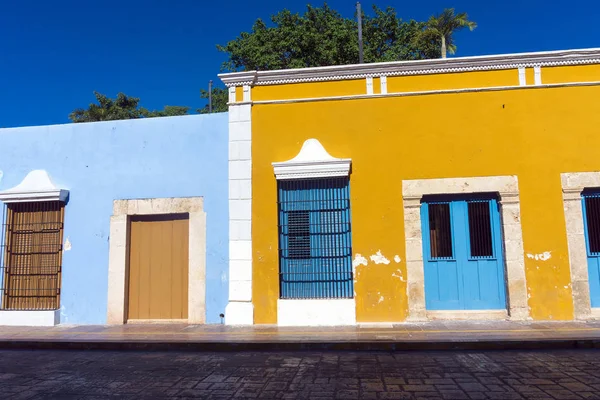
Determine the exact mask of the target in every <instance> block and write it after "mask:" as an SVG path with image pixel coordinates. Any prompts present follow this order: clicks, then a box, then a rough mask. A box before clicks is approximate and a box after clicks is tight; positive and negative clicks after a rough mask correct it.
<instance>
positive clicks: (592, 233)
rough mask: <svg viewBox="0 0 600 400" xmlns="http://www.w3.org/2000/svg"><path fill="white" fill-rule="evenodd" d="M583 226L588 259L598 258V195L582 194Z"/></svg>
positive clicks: (599, 239) (599, 224)
mask: <svg viewBox="0 0 600 400" xmlns="http://www.w3.org/2000/svg"><path fill="white" fill-rule="evenodd" d="M583 211H584V216H585V217H584V224H585V228H586V233H587V237H586V239H587V240H586V242H587V243H586V244H587V252H588V257H598V256H600V193H598V192H587V191H586V192H584V193H583Z"/></svg>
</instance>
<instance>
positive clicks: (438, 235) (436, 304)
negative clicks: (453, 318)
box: [421, 197, 506, 310]
mask: <svg viewBox="0 0 600 400" xmlns="http://www.w3.org/2000/svg"><path fill="white" fill-rule="evenodd" d="M421 221H422V227H423V257H424V261H425V303H426V308H427V309H428V310H496V309H506V287H505V280H504V257H503V249H502V236H501V227H500V213H499V210H498V203H497V201H496V200H495V199H494V198H485V197H482V198H457V197H455V198H452V199H443V198H442V199H440V198H437V199H436V198H430V199H426V200H425V201H424V203H423V205H422V207H421Z"/></svg>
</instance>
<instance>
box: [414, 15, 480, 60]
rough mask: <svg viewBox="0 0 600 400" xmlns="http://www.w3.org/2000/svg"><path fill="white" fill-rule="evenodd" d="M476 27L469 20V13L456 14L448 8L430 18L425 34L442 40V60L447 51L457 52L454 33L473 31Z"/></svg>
mask: <svg viewBox="0 0 600 400" xmlns="http://www.w3.org/2000/svg"><path fill="white" fill-rule="evenodd" d="M476 27H477V24H476V23H475V22H473V21H469V20H468V15H467V13H460V14H455V13H454V8H446V9H444V11H443V12H442V13H441V14H439V15H437V16H434V15H432V16H431V17H430V18H429V21H427V25H426V28H425V33H426V34H434V35H436V36H437V37H438V38H441V39H442V58H446V51H448V53H450V54H454V53H455V52H456V45H455V44H454V38H453V37H452V35H453V34H454V32H456V31H459V30H461V29H464V28H469V30H471V31H472V30H473V29H475V28H476Z"/></svg>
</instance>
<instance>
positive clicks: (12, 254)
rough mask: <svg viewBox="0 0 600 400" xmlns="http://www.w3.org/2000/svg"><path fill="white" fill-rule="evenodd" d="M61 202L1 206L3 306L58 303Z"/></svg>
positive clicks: (32, 306)
mask: <svg viewBox="0 0 600 400" xmlns="http://www.w3.org/2000/svg"><path fill="white" fill-rule="evenodd" d="M63 221H64V203H63V202H60V201H52V202H34V203H11V204H6V205H5V206H4V224H3V227H2V236H3V237H2V242H1V243H2V252H1V254H0V269H1V271H0V279H1V281H0V283H1V286H0V294H1V296H2V305H1V306H2V309H3V310H56V309H58V308H59V307H60V281H61V265H62V239H63Z"/></svg>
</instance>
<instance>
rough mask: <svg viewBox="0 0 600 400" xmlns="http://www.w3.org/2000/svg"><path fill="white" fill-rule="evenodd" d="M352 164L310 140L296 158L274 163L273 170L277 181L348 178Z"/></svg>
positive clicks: (317, 142)
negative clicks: (332, 154)
mask: <svg viewBox="0 0 600 400" xmlns="http://www.w3.org/2000/svg"><path fill="white" fill-rule="evenodd" d="M351 163H352V160H350V159H349V158H335V157H332V156H331V155H330V154H329V153H328V152H327V150H325V148H324V147H323V145H321V143H320V142H319V141H318V140H317V139H308V140H307V141H305V142H304V144H303V145H302V149H301V150H300V153H298V155H297V156H296V157H294V158H292V159H291V160H288V161H284V162H274V163H273V169H274V171H275V177H276V178H277V180H282V179H311V178H329V177H336V176H348V175H349V174H350V164H351Z"/></svg>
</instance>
